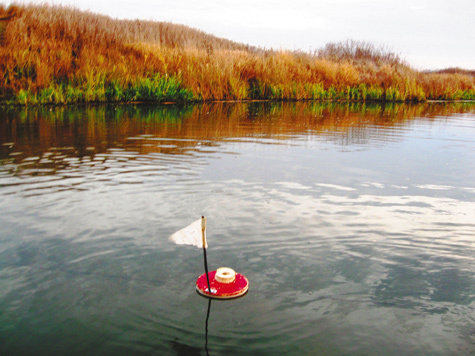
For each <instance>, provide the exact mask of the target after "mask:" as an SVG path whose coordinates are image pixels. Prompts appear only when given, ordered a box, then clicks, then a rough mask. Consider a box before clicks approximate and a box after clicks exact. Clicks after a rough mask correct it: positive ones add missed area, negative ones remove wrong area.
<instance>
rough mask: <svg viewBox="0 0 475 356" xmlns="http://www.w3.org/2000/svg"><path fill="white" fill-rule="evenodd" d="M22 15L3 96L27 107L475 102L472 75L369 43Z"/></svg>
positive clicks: (68, 13) (7, 52)
mask: <svg viewBox="0 0 475 356" xmlns="http://www.w3.org/2000/svg"><path fill="white" fill-rule="evenodd" d="M0 9H1V7H0ZM3 11H5V10H3ZM15 11H16V13H17V16H16V17H15V18H14V19H13V20H12V21H11V22H10V24H9V26H8V30H7V31H6V33H5V46H3V47H0V77H1V78H3V83H2V86H1V87H0V97H2V96H6V97H9V98H11V100H12V101H13V102H15V103H19V104H38V103H55V104H64V103H78V102H130V101H155V102H157V101H170V100H176V101H192V100H197V101H206V100H249V99H272V100H307V99H312V100H367V101H369V100H384V101H421V100H425V99H473V98H475V79H474V77H473V76H472V75H470V73H465V72H462V71H459V72H456V73H425V72H419V71H416V70H414V69H412V68H410V67H409V66H408V65H407V64H405V63H404V62H403V61H402V60H401V59H400V58H399V57H398V56H397V55H394V54H392V53H390V52H388V51H387V50H385V49H384V48H378V47H375V46H372V45H371V44H367V43H360V42H351V41H348V42H346V43H338V44H330V45H328V46H326V47H324V48H323V49H322V50H320V51H317V52H315V53H303V52H298V51H274V50H262V49H257V48H253V47H250V46H247V45H243V44H238V43H235V42H232V41H228V40H224V39H220V38H216V37H214V36H211V35H207V34H205V33H203V32H201V31H197V30H194V29H191V28H188V27H186V26H180V25H174V24H170V23H158V22H150V21H126V20H123V21H120V20H113V19H111V18H109V17H106V16H101V15H95V14H91V13H89V12H81V11H79V10H76V9H71V8H67V7H50V6H34V5H29V6H25V7H20V8H16V9H15ZM0 12H1V11H0Z"/></svg>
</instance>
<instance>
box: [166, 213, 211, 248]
mask: <svg viewBox="0 0 475 356" xmlns="http://www.w3.org/2000/svg"><path fill="white" fill-rule="evenodd" d="M170 240H171V241H173V242H174V243H176V244H177V245H193V246H196V247H203V241H204V244H205V248H208V244H207V243H206V220H205V218H204V217H203V218H201V219H198V220H196V221H195V222H193V223H191V224H190V225H188V226H187V227H185V228H183V229H181V230H179V231H177V232H175V233H174V234H173V235H171V236H170Z"/></svg>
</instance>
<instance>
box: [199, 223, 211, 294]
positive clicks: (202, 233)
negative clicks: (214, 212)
mask: <svg viewBox="0 0 475 356" xmlns="http://www.w3.org/2000/svg"><path fill="white" fill-rule="evenodd" d="M201 239H202V240H203V256H204V262H205V273H206V281H207V282H208V292H209V293H211V285H210V283H209V275H208V260H207V257H206V249H207V248H208V243H207V242H206V218H205V217H204V216H202V217H201Z"/></svg>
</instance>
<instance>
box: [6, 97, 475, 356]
mask: <svg viewBox="0 0 475 356" xmlns="http://www.w3.org/2000/svg"><path fill="white" fill-rule="evenodd" d="M474 202H475V106H473V105H469V104H435V103H433V104H425V105H417V106H407V105H395V106H394V105H391V106H378V105H361V104H351V105H336V104H312V103H290V104H269V103H248V104H217V105H204V106H190V107H176V106H155V107H147V106H110V107H109V106H106V107H87V108H79V109H77V108H76V109H72V108H71V109H67V108H46V109H28V110H4V111H0V354H2V355H43V354H45V355H46V354H48V355H66V354H67V355H85V354H100V355H131V354H144V355H147V354H156V355H207V354H209V355H243V354H252V355H454V354H457V355H474V354H475V263H474V259H475V203H474ZM201 215H206V216H207V218H208V242H209V248H208V262H209V265H210V268H211V269H216V268H218V267H221V266H228V267H232V268H234V269H235V270H236V271H238V272H240V273H243V274H244V275H246V276H247V278H248V279H249V281H250V290H249V293H248V294H247V295H246V296H245V297H243V298H240V299H237V300H232V301H211V302H209V301H208V300H207V299H205V298H203V297H201V296H199V295H198V294H197V293H196V292H195V289H194V288H195V287H194V284H195V281H196V278H197V277H198V276H199V275H200V274H201V273H203V257H202V251H201V250H200V249H197V248H194V247H191V246H177V245H174V244H173V243H171V242H170V241H169V240H168V237H169V235H171V234H172V233H173V232H175V231H177V230H179V229H180V228H182V227H184V226H186V225H188V224H189V223H191V222H192V221H194V220H196V219H197V218H199V217H200V216H201Z"/></svg>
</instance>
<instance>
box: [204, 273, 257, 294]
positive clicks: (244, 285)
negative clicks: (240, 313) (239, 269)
mask: <svg viewBox="0 0 475 356" xmlns="http://www.w3.org/2000/svg"><path fill="white" fill-rule="evenodd" d="M215 275H216V271H212V272H209V273H208V276H209V284H210V287H211V292H210V291H209V290H208V281H207V279H206V273H203V274H202V275H201V276H199V277H198V279H197V280H196V290H197V291H198V293H200V294H201V295H203V296H205V297H208V298H216V299H231V298H237V297H240V296H242V295H244V294H246V292H247V290H248V288H249V281H248V280H247V278H246V277H244V276H243V275H242V274H239V273H236V278H235V279H234V281H233V282H232V283H221V282H218V281H217V280H216V279H215V278H214V276H215Z"/></svg>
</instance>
